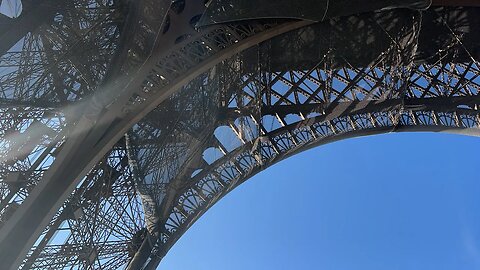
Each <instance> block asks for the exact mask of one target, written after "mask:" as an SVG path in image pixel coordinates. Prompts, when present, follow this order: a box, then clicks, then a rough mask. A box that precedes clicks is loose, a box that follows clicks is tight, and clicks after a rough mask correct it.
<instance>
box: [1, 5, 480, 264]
mask: <svg viewBox="0 0 480 270" xmlns="http://www.w3.org/2000/svg"><path fill="white" fill-rule="evenodd" d="M0 13H1V14H0V269H6V270H9V269H128V270H133V269H156V267H157V266H158V264H159V263H160V261H161V259H162V258H163V257H164V256H165V254H166V253H167V252H168V251H169V249H170V248H171V247H172V245H174V244H175V242H176V241H177V240H178V239H179V238H180V237H181V236H182V235H183V234H184V233H185V231H187V230H188V229H189V227H190V226H191V225H192V224H193V223H194V222H195V221H196V220H198V219H199V218H200V217H201V216H202V214H203V213H205V212H206V211H207V210H208V209H209V208H210V207H211V206H212V205H214V204H215V203H216V202H217V201H219V200H220V199H221V198H222V197H223V196H225V195H226V194H228V193H229V192H230V191H231V190H233V189H234V188H236V187H237V186H239V185H240V184H242V183H243V182H245V181H246V180H247V179H250V178H251V177H252V176H254V175H255V174H256V173H258V172H260V171H262V170H265V169H267V168H268V167H269V166H271V165H272V164H275V163H277V162H279V161H282V160H284V159H286V158H288V157H290V156H292V155H295V154H297V153H299V152H301V151H304V150H306V149H309V148H312V147H316V146H319V145H323V144H326V143H331V142H334V141H337V140H343V139H347V138H352V137H358V136H368V135H373V134H381V133H390V132H415V131H431V132H451V133H458V134H464V135H471V136H479V135H480V110H479V109H480V107H479V106H480V92H479V91H480V78H479V76H480V65H479V62H478V59H480V35H479V34H478V33H480V1H477V0H433V1H432V0H378V1H371V0H348V1H347V0H335V1H330V0H255V1H253V0H248V1H247V0H229V1H227V0H210V1H206V0H37V1H33V0H22V1H20V0H0Z"/></svg>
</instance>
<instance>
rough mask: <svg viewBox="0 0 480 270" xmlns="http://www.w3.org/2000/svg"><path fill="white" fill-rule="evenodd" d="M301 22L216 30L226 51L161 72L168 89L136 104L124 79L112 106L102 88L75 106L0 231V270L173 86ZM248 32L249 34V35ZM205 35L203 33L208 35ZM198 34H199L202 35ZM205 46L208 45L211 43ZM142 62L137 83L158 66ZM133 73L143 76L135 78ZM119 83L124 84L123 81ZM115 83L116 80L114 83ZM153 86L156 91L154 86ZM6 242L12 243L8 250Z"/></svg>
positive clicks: (15, 261) (17, 259)
mask: <svg viewBox="0 0 480 270" xmlns="http://www.w3.org/2000/svg"><path fill="white" fill-rule="evenodd" d="M190 19H191V18H188V20H187V21H186V24H187V25H188V24H189V21H190ZM305 24H306V23H303V22H300V23H299V22H297V23H291V24H285V25H281V26H279V27H277V28H272V29H271V30H266V31H264V30H265V27H264V26H261V25H259V26H261V27H260V28H258V30H259V31H260V32H261V33H260V34H259V33H258V32H257V31H256V30H253V29H242V28H241V27H240V28H237V29H236V30H239V31H240V32H237V31H236V30H235V28H228V27H227V28H222V30H221V31H225V30H226V31H227V32H229V33H230V34H231V35H232V36H231V39H230V40H228V41H227V43H226V44H225V45H227V47H228V50H223V49H224V48H222V47H216V48H215V49H216V50H218V53H216V52H217V51H210V49H211V47H209V48H210V49H208V50H207V51H204V52H203V53H204V54H206V55H200V57H206V59H202V58H200V59H198V61H199V62H200V64H196V63H192V64H194V66H193V67H191V68H190V69H187V70H185V71H184V73H183V72H182V73H180V74H178V76H174V77H172V74H166V73H164V75H165V77H166V78H169V79H172V82H171V83H170V84H168V87H161V86H164V85H160V87H161V89H162V91H159V92H155V93H153V91H152V92H150V91H151V90H153V89H152V88H150V89H147V91H145V90H146V89H145V87H142V90H143V91H142V92H141V93H140V94H141V95H142V98H143V97H144V98H145V99H146V101H145V102H144V103H143V104H138V96H139V94H137V93H138V85H137V84H135V83H133V84H132V81H131V80H130V79H127V80H126V82H127V87H128V88H127V90H126V91H121V95H120V96H119V97H118V98H117V99H116V100H114V101H113V103H112V95H111V94H112V90H113V87H112V86H109V87H108V88H109V89H110V90H108V89H107V90H106V91H104V92H102V93H97V94H96V95H94V98H93V102H92V103H89V104H85V105H84V107H82V106H80V107H79V108H76V110H75V111H77V112H80V111H84V112H87V113H86V114H84V115H83V117H80V118H79V121H78V122H77V123H76V124H75V126H74V127H72V129H71V130H70V132H69V133H70V136H69V137H67V139H66V140H65V142H64V143H63V145H62V148H61V151H60V153H59V154H58V156H57V158H56V159H55V161H54V162H53V163H52V166H51V167H50V169H49V170H48V171H47V172H46V173H45V175H44V177H43V178H42V180H41V181H40V183H39V184H38V185H37V186H36V187H35V188H34V190H33V191H32V192H31V193H30V195H29V196H28V198H27V199H26V200H25V202H24V203H23V204H22V205H21V206H20V207H19V208H18V209H17V210H16V211H15V212H14V214H13V215H12V216H11V218H10V219H9V220H8V221H7V222H6V223H5V225H4V226H3V228H2V229H1V231H0V251H1V256H2V257H1V263H2V267H4V268H5V269H15V268H16V267H17V266H18V265H19V264H20V263H21V260H22V258H23V256H24V254H25V253H26V252H27V250H28V248H29V246H31V244H33V242H34V241H35V239H36V238H37V237H38V235H39V234H40V232H41V231H42V229H43V228H44V227H45V226H46V225H47V223H48V221H49V220H50V219H51V218H52V217H53V215H54V214H55V212H56V211H57V209H58V208H59V207H60V205H61V204H62V203H63V202H64V201H65V199H66V198H67V196H68V195H69V194H70V193H71V192H72V191H73V189H74V187H75V186H76V185H77V184H78V182H79V181H80V180H81V179H82V178H83V176H84V175H86V173H87V172H88V171H89V170H90V168H91V167H93V165H95V164H96V163H97V162H98V161H99V160H100V158H101V157H102V156H104V155H105V153H106V152H107V151H108V150H109V149H111V148H112V146H113V144H114V143H115V142H116V141H118V140H119V139H120V138H121V136H123V134H124V133H125V132H126V131H127V130H128V128H130V126H132V125H133V124H134V123H135V122H137V121H139V120H140V119H141V118H142V117H143V116H144V115H146V114H147V113H148V112H149V111H150V110H151V109H153V108H155V107H156V105H157V104H159V103H160V102H161V101H163V100H164V99H165V98H166V97H167V96H168V95H170V94H171V93H173V92H174V91H175V89H177V88H179V87H180V86H181V85H183V84H184V83H185V82H186V81H188V80H189V79H190V78H192V77H194V76H196V75H197V74H200V73H201V72H202V71H203V70H206V69H208V68H209V67H210V66H211V65H214V64H216V63H218V62H220V61H221V60H223V59H225V58H228V57H229V56H230V55H233V54H235V53H237V52H239V51H242V50H244V49H245V48H248V47H250V46H253V45H255V44H258V43H259V42H261V41H263V40H265V39H269V38H271V37H273V36H275V35H278V34H281V33H283V32H285V31H288V30H291V29H295V28H298V27H301V26H303V25H305ZM160 29H161V27H160ZM227 29H228V30H227ZM209 30H210V31H212V32H215V30H216V31H218V30H219V28H215V29H209ZM232 30H233V31H232ZM244 30H246V32H243V33H242V31H244ZM250 30H253V31H251V32H249V31H250ZM193 32H194V35H196V36H199V35H198V34H197V33H196V32H195V31H193ZM206 32H207V33H209V32H208V31H206ZM210 33H211V32H210ZM137 34H138V33H137ZM202 34H204V35H205V32H203V33H202ZM206 35H208V34H206ZM199 38H201V39H203V38H204V37H203V36H202V35H200V37H199ZM134 40H135V39H134ZM207 40H208V39H207ZM242 41H243V42H242ZM192 43H193V44H195V43H194V42H192V40H187V42H181V43H179V44H178V46H175V47H174V48H173V49H171V50H170V52H175V51H178V50H180V49H182V47H181V46H188V45H189V44H192ZM156 44H162V43H156ZM214 44H215V43H213V45H214ZM195 45H197V44H195ZM209 45H212V43H211V44H209ZM205 46H208V45H205ZM179 47H180V48H179ZM215 53H216V54H215ZM212 54H213V55H212ZM150 56H151V55H147V56H146V58H147V59H148V58H149V57H150ZM166 57H167V59H168V57H170V55H169V53H167V55H166ZM185 57H189V56H185ZM160 59H161V60H160V61H159V62H160V63H162V62H163V59H162V58H160ZM177 60H178V59H177ZM205 60H208V61H205ZM148 62H149V63H150V64H149V63H148ZM148 62H147V64H145V63H137V66H138V64H140V66H141V68H140V69H139V70H140V71H139V72H134V74H133V75H137V78H139V79H140V82H142V83H144V75H143V74H142V73H144V72H146V71H147V72H150V73H154V74H158V76H161V75H160V74H162V72H163V71H162V72H160V73H158V72H157V71H156V70H158V67H159V64H158V62H157V61H155V59H150V60H149V61H148ZM195 64H196V65H195ZM154 65H155V66H156V67H155V68H154V69H153V71H152V69H151V66H154ZM191 70H194V72H191ZM128 72H131V71H128ZM188 72H191V73H188ZM138 74H140V75H143V76H138ZM162 75H163V74H162ZM162 77H163V76H162ZM123 79H124V78H123ZM137 80H138V79H137ZM147 81H148V80H147ZM117 83H119V82H117ZM123 83H125V79H124V80H123ZM121 84H122V83H121V82H120V85H121ZM154 86H155V87H159V85H154ZM132 92H133V93H132ZM113 96H118V95H113ZM132 97H133V100H132ZM85 107H87V108H85ZM105 108H107V109H105ZM78 157H81V160H79V159H78ZM31 224H37V227H35V228H34V227H32V226H31ZM11 243H18V244H17V245H15V246H12V244H11Z"/></svg>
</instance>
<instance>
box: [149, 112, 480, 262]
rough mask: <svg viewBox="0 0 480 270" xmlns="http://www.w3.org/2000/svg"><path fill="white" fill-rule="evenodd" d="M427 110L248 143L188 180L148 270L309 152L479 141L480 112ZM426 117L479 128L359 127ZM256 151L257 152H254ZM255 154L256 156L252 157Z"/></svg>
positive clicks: (352, 119) (297, 128) (284, 132)
mask: <svg viewBox="0 0 480 270" xmlns="http://www.w3.org/2000/svg"><path fill="white" fill-rule="evenodd" d="M428 109H430V108H426V110H425V111H415V110H406V111H402V112H401V113H400V114H401V115H400V116H396V115H395V113H392V112H388V111H386V112H382V111H380V112H372V111H369V110H367V111H369V113H368V116H367V114H360V115H348V116H343V117H339V118H335V119H333V120H330V121H322V120H320V118H318V119H307V120H305V121H302V122H298V123H294V124H292V125H289V126H287V127H284V128H282V129H279V130H275V131H272V132H270V133H268V134H265V135H264V136H263V138H268V139H262V138H260V139H259V140H258V141H252V142H249V143H246V144H244V145H243V146H242V147H240V148H238V149H235V150H234V151H232V152H230V153H228V155H226V156H224V157H222V158H220V159H218V160H217V161H215V162H214V163H212V164H211V165H210V166H207V167H205V168H204V169H203V170H202V171H201V172H200V173H198V174H197V175H195V176H193V177H192V178H191V179H185V181H186V182H188V183H189V184H188V186H186V187H184V189H183V190H180V191H179V196H178V197H177V199H176V201H175V203H174V204H173V205H172V208H171V212H169V216H168V219H167V220H166V222H165V228H164V231H163V234H162V237H161V238H160V239H161V240H159V242H157V245H158V246H157V251H158V253H156V254H155V255H152V257H153V258H157V260H156V261H155V263H151V264H149V266H150V268H147V269H154V267H155V265H156V264H158V263H159V261H160V259H161V258H163V256H165V255H166V253H167V252H168V250H169V249H170V248H171V247H172V246H173V245H174V244H175V242H176V241H177V240H178V239H179V238H180V237H181V236H182V235H183V233H184V232H186V231H187V230H188V228H189V227H190V226H191V225H193V223H195V221H196V220H198V219H199V218H200V217H201V216H202V215H203V214H204V213H205V212H206V211H207V210H208V209H209V208H210V207H211V206H213V205H214V204H215V203H216V202H217V201H219V200H220V199H221V198H222V197H224V196H225V195H226V194H228V193H229V192H230V191H232V190H233V189H234V188H236V187H237V186H239V185H240V184H242V183H243V182H245V181H246V180H248V179H250V178H251V177H253V176H254V175H255V174H257V173H259V172H260V171H262V170H265V169H267V168H268V167H270V166H271V165H273V164H276V163H278V162H281V161H282V160H284V159H287V158H289V157H291V156H294V155H296V154H298V153H300V152H302V151H305V150H307V149H310V148H313V147H317V146H321V145H324V144H328V143H332V142H335V141H338V140H344V139H349V138H355V137H361V136H370V135H375V134H384V133H392V132H450V133H455V134H463V135H470V136H477V137H480V114H479V113H478V111H468V110H466V111H458V112H457V111H455V108H453V111H449V110H448V109H447V110H446V111H435V110H428ZM423 114H425V115H429V116H434V115H437V116H438V115H439V114H446V115H449V117H451V118H450V119H449V120H451V121H453V119H454V118H456V117H460V118H470V119H474V120H473V121H474V124H473V125H472V124H466V123H463V122H459V125H458V126H452V125H450V124H448V123H447V122H442V121H433V122H431V123H423V124H419V125H415V124H413V122H412V123H408V122H407V121H405V120H401V122H400V123H394V122H393V121H389V122H388V123H382V124H381V125H376V126H374V125H372V124H371V123H370V124H369V125H366V126H360V125H355V124H357V123H356V121H358V122H359V123H360V120H359V119H361V118H362V117H366V118H368V119H369V121H371V122H375V121H377V120H376V119H377V117H378V118H388V119H394V118H397V117H400V118H403V117H409V118H410V117H419V116H421V115H423ZM312 120H313V121H312ZM339 121H345V122H346V123H348V124H346V126H345V127H343V128H345V129H344V130H342V129H339V128H338V127H336V125H338V122H339ZM363 124H365V123H363ZM307 138H308V139H307ZM281 140H285V141H282V143H283V144H284V145H283V147H280V148H279V147H278V146H275V144H278V143H279V141H281ZM295 140H297V141H295ZM298 141H300V143H298ZM256 144H257V145H256ZM255 148H257V149H256V150H255ZM252 149H254V150H253V151H252ZM278 149H280V150H278Z"/></svg>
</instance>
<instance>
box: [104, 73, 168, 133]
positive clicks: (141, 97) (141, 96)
mask: <svg viewBox="0 0 480 270" xmlns="http://www.w3.org/2000/svg"><path fill="white" fill-rule="evenodd" d="M154 74H157V75H159V76H160V74H162V73H161V72H154ZM169 74H171V73H169ZM165 75H167V76H168V74H165ZM162 76H163V74H162ZM173 77H176V75H174V76H173ZM171 78H172V77H170V79H171ZM153 82H154V83H155V82H156V81H155V80H153ZM147 86H148V83H147ZM149 90H151V88H150V89H149ZM135 94H137V96H134V95H132V96H131V97H135V98H137V97H140V99H143V98H149V95H148V94H146V95H145V94H142V93H141V95H138V92H137V93H135ZM147 103H148V102H147ZM140 104H145V102H143V103H142V102H140ZM131 105H132V104H130V106H129V107H135V106H131ZM138 106H141V105H138ZM107 119H108V118H107ZM100 137H102V136H100Z"/></svg>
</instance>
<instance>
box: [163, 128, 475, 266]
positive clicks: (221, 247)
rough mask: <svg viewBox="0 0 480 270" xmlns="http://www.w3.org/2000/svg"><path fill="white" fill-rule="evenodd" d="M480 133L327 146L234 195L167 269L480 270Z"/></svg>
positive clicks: (190, 235) (178, 249)
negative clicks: (477, 135)
mask: <svg viewBox="0 0 480 270" xmlns="http://www.w3.org/2000/svg"><path fill="white" fill-rule="evenodd" d="M479 150H480V138H475V137H466V136H458V135H450V134H432V133H404V134H389V135H380V136H373V137H366V138H356V139H350V140H345V141H340V142H336V143H333V144H329V145H325V146H320V147H317V148H314V149H313V150H309V151H307V152H304V153H301V154H299V155H297V156H294V157H292V158H290V159H287V160H286V161H283V162H280V163H279V164H277V165H275V166H273V167H270V168H269V169H267V170H266V171H264V172H262V173H260V174H259V175H257V176H255V177H253V178H252V179H250V180H249V181H247V182H246V183H245V184H243V185H242V186H240V187H239V188H237V189H236V190H234V191H233V192H231V193H230V194H229V195H227V196H226V197H225V198H224V199H223V200H221V201H220V202H219V203H217V204H216V205H215V206H214V207H213V208H212V209H210V211H209V212H207V213H206V214H205V215H204V216H203V217H202V218H201V219H200V220H199V221H198V222H197V223H196V224H195V225H193V227H192V228H191V229H190V230H189V231H188V232H187V233H186V234H185V235H184V236H183V237H182V238H181V239H180V240H179V242H177V244H176V245H175V246H174V247H173V248H172V249H171V251H170V252H169V254H168V255H167V257H166V258H165V259H164V261H163V262H162V263H161V264H160V267H159V269H169V270H175V269H190V270H215V269H222V270H223V269H228V270H236V269H239V270H240V269H241V270H245V269H272V270H273V269H274V270H279V269H325V270H330V269H331V270H363V269H365V270H367V269H368V270H376V269H382V270H384V269H398V270H400V269H401V270H407V269H419V270H420V269H422V270H426V269H435V270H442V269H445V270H447V269H448V270H451V269H456V270H462V269H468V270H472V269H480V196H479V195H480V179H479V174H480V164H479V152H480V151H479Z"/></svg>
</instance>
